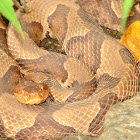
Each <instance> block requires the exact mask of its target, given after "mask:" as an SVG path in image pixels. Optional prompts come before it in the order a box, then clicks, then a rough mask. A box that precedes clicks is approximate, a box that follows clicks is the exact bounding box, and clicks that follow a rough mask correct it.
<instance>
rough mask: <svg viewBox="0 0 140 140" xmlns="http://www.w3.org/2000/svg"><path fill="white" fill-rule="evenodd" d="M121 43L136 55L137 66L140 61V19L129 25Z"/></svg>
mask: <svg viewBox="0 0 140 140" xmlns="http://www.w3.org/2000/svg"><path fill="white" fill-rule="evenodd" d="M120 43H121V44H122V45H123V46H125V47H126V48H127V49H128V50H129V51H130V52H131V54H132V55H133V56H134V58H135V60H136V63H135V66H136V64H137V63H138V62H140V21H136V22H134V23H133V24H131V25H130V26H129V27H128V29H127V30H126V31H125V33H124V34H123V36H122V38H121V41H120ZM135 66H134V70H135ZM134 76H135V74H134ZM135 78H136V77H135Z"/></svg>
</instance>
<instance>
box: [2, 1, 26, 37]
mask: <svg viewBox="0 0 140 140" xmlns="http://www.w3.org/2000/svg"><path fill="white" fill-rule="evenodd" d="M12 6H13V2H12V0H0V13H2V15H3V16H4V17H5V18H7V19H8V20H9V21H11V22H12V23H13V24H14V25H15V26H16V28H17V29H18V30H19V32H20V33H21V35H22V37H23V38H24V34H23V31H22V29H21V26H20V24H19V22H18V20H17V17H16V15H15V12H14V9H13V7H12Z"/></svg>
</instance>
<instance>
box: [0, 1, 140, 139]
mask: <svg viewBox="0 0 140 140" xmlns="http://www.w3.org/2000/svg"><path fill="white" fill-rule="evenodd" d="M77 3H78V1H77ZM26 6H27V7H26V8H27V9H26V10H24V9H19V10H18V11H17V13H16V14H17V17H18V19H19V21H20V24H21V26H22V29H23V30H24V35H25V39H23V38H22V37H21V35H20V33H19V32H18V30H17V29H16V28H15V26H14V25H12V24H11V23H10V25H9V26H8V32H7V43H8V49H7V48H5V45H7V44H6V42H4V41H3V42H2V43H1V42H0V133H4V134H5V135H7V136H8V137H12V138H13V139H16V140H23V139H24V140H47V139H57V138H62V137H65V136H66V135H68V134H71V133H82V134H84V135H90V136H98V135H100V134H101V133H102V132H103V123H104V120H105V115H106V113H107V111H108V110H109V108H110V107H111V106H112V105H113V104H116V103H117V102H122V101H124V100H127V99H130V98H131V97H133V96H135V95H137V94H138V93H139V86H140V85H139V79H138V80H137V79H134V77H133V65H134V62H135V60H134V58H133V56H132V55H131V54H130V52H129V51H128V50H127V49H125V48H124V47H123V46H122V45H121V44H120V43H119V42H118V41H117V40H116V39H114V38H112V37H110V36H108V35H106V34H105V33H104V32H103V31H102V29H101V27H100V26H99V25H98V24H97V22H96V21H95V19H94V18H93V17H92V16H90V15H89V14H87V13H86V12H85V11H84V10H83V9H82V8H81V7H80V6H79V5H77V4H75V3H74V2H73V1H69V0H59V1H57V0H33V1H31V2H28V3H27V5H26ZM3 30H4V29H1V30H0V32H3ZM47 33H49V34H50V36H51V37H54V38H57V39H58V41H59V43H60V44H61V46H62V47H63V49H64V50H65V53H66V54H67V55H63V54H57V53H55V52H49V51H46V50H43V49H40V48H39V47H38V46H37V45H38V44H39V42H40V40H42V39H43V38H44V37H45V34H47ZM0 41H1V40H0ZM11 54H12V55H11ZM139 71H140V70H139V68H138V67H137V68H136V75H137V76H138V77H139ZM20 73H24V75H25V76H26V77H28V78H29V79H31V80H32V81H34V82H36V83H46V84H48V87H49V90H50V93H51V95H52V96H53V98H54V100H55V102H54V103H51V104H50V105H46V104H45V103H43V104H40V105H32V106H30V105H24V104H22V103H20V102H19V101H17V99H16V98H15V96H14V95H13V88H14V86H15V85H16V84H17V83H18V82H19V81H20V79H21V74H20Z"/></svg>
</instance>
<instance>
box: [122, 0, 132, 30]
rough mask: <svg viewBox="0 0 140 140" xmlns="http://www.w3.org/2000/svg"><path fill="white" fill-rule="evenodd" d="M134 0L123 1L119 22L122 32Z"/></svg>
mask: <svg viewBox="0 0 140 140" xmlns="http://www.w3.org/2000/svg"><path fill="white" fill-rule="evenodd" d="M133 2H134V0H124V1H123V14H122V20H121V28H122V31H123V30H124V27H125V24H126V21H127V18H128V15H129V12H130V10H131V8H132V6H133Z"/></svg>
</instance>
